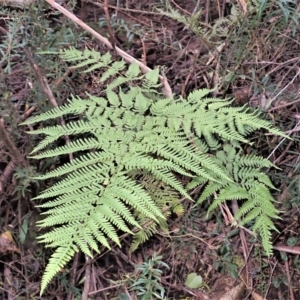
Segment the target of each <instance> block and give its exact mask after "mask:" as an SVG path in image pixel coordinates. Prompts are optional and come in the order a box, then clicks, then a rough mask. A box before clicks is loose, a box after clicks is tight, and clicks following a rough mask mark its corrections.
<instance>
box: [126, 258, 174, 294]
mask: <svg viewBox="0 0 300 300" xmlns="http://www.w3.org/2000/svg"><path fill="white" fill-rule="evenodd" d="M161 259H162V256H157V255H156V253H154V255H153V257H152V258H150V259H149V260H148V261H147V262H144V263H143V264H141V265H137V266H136V270H137V271H138V273H137V278H136V281H135V282H134V283H133V284H132V285H131V287H130V290H131V291H134V292H136V294H137V296H138V299H140V300H152V299H166V298H165V289H164V287H163V286H162V285H161V283H160V281H161V274H162V272H163V271H162V270H160V269H158V267H164V268H167V269H169V266H168V265H167V264H166V263H164V262H163V261H162V260H161Z"/></svg>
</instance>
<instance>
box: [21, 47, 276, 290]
mask: <svg viewBox="0 0 300 300" xmlns="http://www.w3.org/2000/svg"><path fill="white" fill-rule="evenodd" d="M62 58H63V59H64V60H65V61H69V62H78V64H77V66H75V67H77V68H82V67H84V68H87V67H88V69H87V71H91V70H94V69H96V68H102V69H103V70H104V73H102V75H101V79H100V81H108V83H107V85H106V86H107V89H106V90H104V91H103V92H102V96H101V97H98V96H93V95H89V94H87V99H81V98H80V97H75V96H72V97H71V99H70V100H69V101H68V103H67V104H66V105H64V106H62V107H59V108H56V109H53V110H50V111H48V112H45V113H43V114H41V115H39V116H36V117H33V118H32V119H29V120H27V121H26V122H24V123H23V124H34V123H37V122H41V121H46V120H49V119H54V118H57V117H61V116H66V115H68V116H69V115H74V116H75V117H77V118H78V120H77V121H72V122H66V123H67V124H66V125H65V126H61V125H57V126H49V127H45V128H42V129H38V130H36V131H33V132H30V134H44V135H45V136H46V137H45V139H44V140H43V141H42V142H41V143H40V144H39V145H38V146H37V147H36V148H35V149H34V150H33V151H32V153H31V155H32V156H31V157H32V158H36V159H44V158H48V157H57V156H60V155H64V154H69V153H73V155H74V157H75V159H74V160H73V161H72V162H69V163H66V164H63V165H62V166H59V167H58V168H57V169H55V170H53V171H50V172H49V173H48V174H45V175H40V176H38V177H36V179H41V180H45V179H49V178H58V182H57V183H56V184H54V185H53V186H50V187H49V188H48V189H47V190H45V191H44V192H42V193H41V194H40V195H39V196H38V197H36V199H42V200H43V201H44V202H43V203H42V204H41V205H40V207H41V208H43V209H47V210H46V211H45V215H46V218H44V219H43V220H42V221H40V222H39V225H40V226H41V227H53V228H52V229H51V230H50V231H49V232H47V233H45V234H44V235H43V236H41V237H40V240H41V241H42V242H44V243H47V244H48V246H50V247H55V248H57V249H56V251H55V252H54V254H53V255H52V257H51V259H50V262H49V264H48V266H47V269H46V272H45V274H44V276H43V280H42V291H43V290H44V289H45V287H46V285H47V284H48V283H49V282H50V280H51V279H52V278H53V276H54V275H55V274H56V273H57V272H58V271H59V270H60V268H62V267H63V266H64V265H65V264H66V263H67V262H68V261H69V260H70V258H71V257H72V255H73V254H74V252H75V251H78V249H80V250H82V251H83V252H84V253H85V254H86V255H92V253H91V250H94V251H98V248H97V247H98V244H101V245H103V246H105V247H108V248H109V247H110V242H111V241H113V242H115V243H116V244H118V245H120V240H119V235H120V234H121V233H122V232H128V233H132V232H133V228H134V227H137V228H139V229H140V231H139V233H137V235H136V236H135V238H134V242H133V246H132V250H133V249H135V248H136V247H137V246H138V245H139V244H140V243H141V242H143V241H145V240H146V239H147V238H149V237H150V236H151V235H153V234H154V233H155V232H157V230H159V228H164V229H166V228H167V223H166V218H167V217H168V215H169V213H170V211H172V210H173V209H174V212H176V211H177V212H178V213H183V211H184V209H183V206H182V205H181V204H180V203H178V198H179V196H180V195H182V196H184V197H186V198H187V199H191V197H190V196H189V194H188V190H187V189H188V188H194V187H197V186H198V185H200V184H205V183H207V186H206V189H205V190H204V192H203V194H202V196H201V197H200V199H199V201H200V202H202V201H204V200H206V199H207V197H209V196H211V195H213V194H215V193H218V194H219V199H218V198H217V199H216V200H214V202H213V204H212V206H211V208H214V207H216V206H217V204H218V203H221V202H223V201H226V200H232V199H245V200H248V202H246V203H245V204H244V205H245V208H243V206H242V207H241V210H240V213H239V214H238V215H237V216H238V217H241V218H242V219H243V218H245V219H246V220H254V222H256V218H258V220H259V222H261V223H263V226H256V224H257V223H255V225H254V229H256V230H257V231H258V232H259V233H260V235H261V237H262V240H263V245H264V247H265V250H266V251H267V253H268V254H270V253H271V248H270V231H271V230H273V229H274V226H273V223H272V221H271V218H274V217H277V215H278V211H277V210H276V209H275V207H274V204H273V199H272V197H270V194H268V193H267V192H268V191H269V190H268V188H272V184H271V182H270V181H269V179H268V178H267V176H265V175H264V174H260V173H259V171H257V168H259V167H263V166H270V165H271V164H270V163H269V162H267V161H266V160H263V159H261V158H258V157H256V156H248V157H243V156H242V155H240V153H239V152H237V151H236V147H234V146H232V145H236V144H237V143H238V142H246V141H247V140H246V138H245V134H246V133H249V132H252V131H254V130H256V129H257V128H264V129H267V130H269V131H271V132H273V133H275V134H281V133H280V132H279V131H278V130H276V129H273V128H272V127H271V125H270V124H269V123H267V122H265V121H262V120H260V119H258V118H257V115H256V113H249V112H248V111H247V109H246V108H244V107H242V108H233V107H230V104H231V102H230V101H228V100H224V99H223V100H222V99H214V98H209V97H208V95H209V93H210V92H211V91H210V90H197V91H194V92H193V93H191V94H190V95H189V96H188V98H187V99H184V98H182V97H179V98H178V99H166V98H164V96H163V95H162V93H161V92H160V83H159V80H158V79H159V76H158V74H159V72H158V69H155V70H153V71H151V72H149V73H147V74H146V75H142V74H141V72H140V70H139V67H138V65H137V64H132V65H130V66H129V67H128V68H127V70H126V64H125V63H124V62H123V61H116V62H114V61H112V59H111V56H110V55H109V54H106V55H102V56H101V55H100V54H99V53H95V51H90V50H85V51H83V52H81V51H78V50H75V49H70V50H64V51H63V52H62ZM137 83H138V84H137ZM63 135H69V136H70V138H71V139H72V140H71V142H70V143H68V144H66V145H64V146H60V147H56V148H55V147H53V148H52V149H50V150H45V151H44V152H40V150H42V149H44V148H45V147H47V146H48V145H49V144H50V143H53V142H55V141H56V140H57V139H59V138H61V137H62V136H63ZM74 135H76V139H73V136H74ZM86 135H88V136H86ZM226 142H229V143H230V144H229V145H228V146H226V145H225V144H226ZM222 145H225V146H224V150H222V151H223V153H222V151H221V150H220V147H221V146H222ZM214 151H217V153H216V154H215V155H213V153H215V152H214ZM224 151H225V152H224ZM37 152H39V153H37ZM210 152H211V153H210ZM33 154H34V155H33ZM254 168H255V170H254ZM175 174H182V175H185V176H190V177H191V178H194V179H193V181H192V182H191V184H190V185H189V186H188V187H187V188H185V187H184V186H183V184H182V183H181V182H180V181H179V180H178V179H177V178H176V176H175ZM257 181H258V182H259V183H260V185H257ZM255 186H256V187H257V188H258V187H260V186H261V187H263V188H262V189H261V190H260V191H258V190H257V189H255ZM266 195H267V197H266V198H265V200H264V201H261V200H260V199H259V198H260V197H265V196H266ZM49 198H51V199H50V200H49ZM53 198H54V199H53ZM46 199H47V200H46ZM265 208H268V209H269V213H265V212H264V209H265ZM147 220H150V221H151V225H149V227H147V228H142V225H143V224H144V223H145V222H146V221H147Z"/></svg>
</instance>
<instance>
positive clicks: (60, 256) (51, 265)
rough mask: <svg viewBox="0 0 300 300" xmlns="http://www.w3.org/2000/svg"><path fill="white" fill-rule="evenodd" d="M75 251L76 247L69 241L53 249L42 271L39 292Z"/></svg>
mask: <svg viewBox="0 0 300 300" xmlns="http://www.w3.org/2000/svg"><path fill="white" fill-rule="evenodd" d="M75 252H77V248H75V247H74V246H73V245H72V244H71V243H70V244H69V245H67V246H64V247H63V246H61V247H59V248H57V249H56V250H55V252H54V253H53V254H52V256H51V258H50V260H49V262H48V265H47V267H46V270H45V272H44V275H43V280H42V283H41V292H40V294H42V293H43V291H44V290H45V288H46V287H47V285H48V284H49V282H50V281H51V280H52V278H53V277H54V276H55V275H56V274H57V273H58V272H59V271H60V270H61V269H62V268H63V267H64V266H65V265H66V264H67V263H68V262H69V261H70V260H71V259H72V257H73V256H74V254H75Z"/></svg>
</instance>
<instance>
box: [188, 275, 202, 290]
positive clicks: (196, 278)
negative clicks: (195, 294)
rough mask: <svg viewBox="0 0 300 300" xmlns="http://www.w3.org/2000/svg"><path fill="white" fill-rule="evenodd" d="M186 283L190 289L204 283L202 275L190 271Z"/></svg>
mask: <svg viewBox="0 0 300 300" xmlns="http://www.w3.org/2000/svg"><path fill="white" fill-rule="evenodd" d="M184 284H185V285H186V286H187V287H189V288H190V289H197V288H199V287H201V286H202V285H203V280H202V277H201V276H200V275H197V273H190V274H189V275H188V276H187V278H186V281H185V283H184Z"/></svg>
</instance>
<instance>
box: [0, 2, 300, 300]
mask: <svg viewBox="0 0 300 300" xmlns="http://www.w3.org/2000/svg"><path fill="white" fill-rule="evenodd" d="M102 2H103V1H100V2H98V3H97V4H95V3H93V1H90V0H87V1H86V2H83V1H82V2H81V3H80V4H76V5H75V4H74V3H73V4H72V3H71V1H70V2H66V3H65V4H63V6H64V7H65V8H67V9H68V10H69V11H71V12H72V13H74V14H75V15H77V16H78V17H79V18H80V19H81V20H82V21H83V22H85V23H86V24H88V25H89V26H90V27H92V28H93V29H94V30H96V31H97V32H99V33H100V34H102V35H103V36H107V37H109V33H108V31H109V30H108V27H107V26H106V20H107V16H105V13H104V10H103V3H102ZM115 2H116V1H109V15H110V19H111V28H112V30H113V33H114V39H113V40H112V39H111V41H114V42H115V44H116V46H118V47H119V48H121V49H123V50H124V51H125V52H127V53H129V54H130V55H131V56H133V57H134V58H136V59H138V60H141V61H142V62H144V63H145V64H146V65H147V66H148V67H150V68H154V67H156V66H160V69H161V73H162V74H163V75H164V76H165V77H166V78H167V79H168V81H169V83H170V85H171V88H172V91H173V93H175V94H177V95H182V96H183V97H185V96H186V95H188V94H189V93H190V92H191V91H193V90H194V89H198V88H209V89H215V90H214V96H216V97H221V98H227V97H232V99H234V102H233V105H249V106H250V107H252V108H258V109H259V110H261V112H262V116H263V117H264V118H266V119H268V120H270V121H271V122H272V123H273V124H274V126H277V127H278V128H280V129H281V130H282V131H284V132H285V133H287V134H288V135H290V137H292V138H293V140H287V139H285V140H283V139H281V138H279V137H274V136H271V135H266V134H264V133H262V132H257V133H256V134H255V135H253V136H252V137H251V142H252V143H253V144H254V145H255V148H256V149H257V151H258V152H257V153H258V154H259V155H262V156H264V157H266V158H267V157H268V158H269V159H270V160H271V161H272V162H273V163H274V164H275V165H276V166H277V167H279V168H280V170H279V169H278V170H277V169H270V170H266V172H267V173H268V175H269V176H270V178H271V179H272V181H273V183H274V185H275V187H276V188H277V189H278V190H277V191H275V192H274V195H275V196H276V200H277V201H278V203H277V208H278V209H279V210H280V211H281V214H280V216H281V219H279V220H276V222H275V223H276V227H277V229H278V232H274V235H273V237H272V238H273V239H272V241H273V245H274V255H273V256H272V257H267V256H265V255H264V252H263V249H262V246H261V245H260V243H259V240H256V239H253V237H252V236H251V235H249V233H248V232H247V230H243V229H237V228H234V227H232V226H231V224H230V222H229V221H228V219H227V218H226V216H227V214H226V212H225V211H224V210H223V209H226V208H228V207H225V208H224V207H223V209H222V208H220V209H219V210H217V211H215V212H214V213H212V214H211V215H210V216H209V217H207V215H206V212H207V207H208V204H204V205H203V206H202V207H201V208H200V209H199V207H197V208H196V207H194V206H193V203H191V202H190V201H188V200H186V201H184V206H185V213H184V214H183V215H182V216H181V217H178V216H175V215H174V216H171V218H170V220H169V229H170V232H169V233H168V234H165V233H163V232H162V233H160V234H158V235H155V237H152V238H151V239H150V240H148V241H147V242H146V243H144V244H143V245H141V246H140V247H139V248H138V250H136V251H135V252H133V253H131V254H128V252H129V251H128V249H129V247H130V238H125V239H124V240H123V241H122V242H123V247H122V248H117V247H116V248H113V249H112V250H110V251H107V252H105V253H102V254H97V255H95V256H94V258H93V259H92V260H86V258H85V257H84V255H82V254H78V255H76V257H75V258H74V260H73V262H72V264H70V265H68V268H66V269H64V270H61V272H60V273H59V274H58V275H57V276H56V277H55V279H54V280H53V282H51V284H50V285H49V287H48V288H47V289H46V291H45V293H44V295H43V296H39V285H40V280H41V276H42V273H43V270H44V269H45V265H46V264H47V261H48V258H49V254H50V253H51V251H50V250H45V248H44V247H43V245H42V244H37V242H36V239H35V238H36V236H37V235H38V234H39V229H38V228H36V225H35V222H36V221H37V220H39V218H40V216H39V210H38V209H37V208H36V207H34V204H33V202H31V201H30V199H31V198H32V197H33V196H35V195H36V194H37V193H38V192H39V191H40V190H42V189H43V188H44V187H45V186H44V184H41V186H37V185H33V184H32V183H30V182H27V181H26V179H28V178H29V177H30V175H31V173H34V170H33V169H31V168H29V167H28V168H27V169H26V172H25V171H24V168H23V169H22V168H20V167H19V165H17V164H15V163H11V153H9V151H8V149H7V148H5V146H3V145H4V144H3V143H4V142H3V141H5V138H3V140H2V141H1V142H0V143H1V147H0V149H1V150H0V151H1V157H2V158H1V159H0V168H1V178H0V182H1V186H0V189H1V196H0V205H1V206H0V207H1V210H0V217H1V219H0V222H1V223H0V224H1V231H2V233H3V234H2V236H1V238H0V255H1V261H0V268H1V272H2V275H0V276H1V286H0V298H1V299H8V300H12V299H18V300H21V299H81V298H82V299H84V296H82V293H83V291H86V289H85V288H84V284H85V283H84V282H85V281H86V280H87V277H86V274H87V273H86V269H87V267H88V268H89V270H90V273H89V276H90V277H89V280H90V287H89V290H88V291H89V295H88V298H85V299H104V300H106V299H142V298H139V297H138V296H136V295H134V293H132V292H131V293H130V290H129V286H130V279H132V280H138V278H139V277H138V276H139V273H138V272H137V270H136V269H135V268H136V266H137V264H142V263H143V262H147V261H149V259H150V261H151V257H153V255H158V256H162V257H161V261H163V262H164V263H165V264H166V265H168V268H167V267H163V268H162V269H161V270H162V271H163V272H162V274H161V276H160V281H159V283H157V284H158V285H159V286H162V287H163V288H164V290H165V298H164V299H210V300H221V299H223V300H224V299H229V298H225V296H224V295H225V294H226V293H227V292H228V291H231V292H236V289H235V290H234V288H236V287H239V288H240V291H239V293H238V295H235V296H232V298H230V299H236V300H238V299H243V300H246V299H255V300H260V299H269V300H275V299H278V300H286V299H291V300H294V299H300V290H299V287H300V237H299V232H300V211H299V205H300V199H299V192H300V176H299V166H300V164H299V141H300V139H299V138H298V131H299V128H300V127H299V126H300V123H299V122H300V113H299V109H300V67H299V66H300V64H299V62H300V38H299V37H300V28H299V23H298V22H299V21H300V4H299V3H298V4H294V3H290V2H288V1H287V2H285V1H275V0H274V1H269V2H268V4H263V1H261V3H258V4H257V3H254V2H253V3H252V2H250V1H247V2H244V1H243V0H240V1H225V0H211V1H209V0H201V1H199V0H198V1H196V0H186V1H179V0H176V1H175V0H170V1H162V0H155V1H146V0H140V1H136V0H126V1H125V0H124V1H117V2H118V3H115ZM298 2H299V1H298ZM278 3H279V4H280V5H278ZM264 5H265V6H264ZM166 12H168V13H169V15H168V14H167V13H166ZM32 16H36V18H37V19H36V20H32ZM29 18H31V20H29ZM22 26H23V27H22ZM63 27H65V28H63ZM22 28H23V29H22ZM28 28H29V29H28ZM0 29H1V30H0V50H1V53H0V55H2V56H3V57H4V56H5V55H7V58H6V60H4V59H2V60H0V66H1V68H0V70H1V77H2V78H0V97H1V98H0V99H3V100H1V101H2V103H1V105H0V106H1V113H0V114H1V120H3V119H4V121H5V126H6V127H7V128H9V129H8V130H9V132H10V134H11V136H12V139H13V140H14V141H17V142H16V143H17V144H18V147H19V149H21V150H20V152H21V153H22V154H24V156H25V155H27V154H28V153H29V150H28V149H30V147H31V145H32V143H34V140H29V138H28V137H26V134H25V133H24V131H22V130H23V129H20V128H19V127H18V123H19V122H20V121H22V120H24V118H26V113H30V111H29V110H30V108H31V107H33V104H32V103H34V101H35V100H33V99H37V98H38V99H44V98H45V90H43V88H41V82H40V81H39V79H38V77H39V72H42V73H43V74H48V76H47V78H48V80H49V83H50V87H51V89H52V92H53V95H55V97H56V100H57V103H58V104H61V103H63V101H64V99H66V98H67V97H69V96H70V94H76V95H81V94H84V93H85V91H88V92H92V91H93V90H94V89H97V83H95V82H96V81H97V73H95V74H94V75H93V76H85V75H84V74H80V75H77V77H76V78H75V79H74V80H73V81H72V82H71V80H70V79H68V75H65V74H62V72H60V71H59V69H58V68H59V63H57V62H56V61H54V62H52V61H51V59H49V60H47V58H45V59H41V58H40V57H39V56H36V52H37V51H48V50H49V51H57V50H58V49H59V48H63V47H68V46H72V47H77V48H81V49H83V48H90V49H96V50H98V51H100V52H101V51H102V52H104V51H107V50H108V49H107V48H106V47H105V46H104V45H102V44H99V42H97V41H96V40H95V39H93V38H91V37H90V36H89V35H88V33H86V32H83V30H82V29H80V28H78V27H76V26H75V25H74V24H73V23H72V22H70V21H69V20H68V19H67V18H66V17H65V16H63V15H62V14H60V13H57V12H56V11H55V10H54V9H52V8H50V6H48V5H47V4H44V6H39V7H38V8H37V9H36V10H34V9H31V10H30V9H29V11H25V12H24V11H22V10H19V9H15V8H1V11H0ZM22 30H25V31H26V30H29V31H30V32H31V34H32V35H33V36H34V41H29V40H28V39H27V38H28V37H27V38H26V36H25V37H24V39H23V38H22V36H23V34H24V32H21V31H22ZM68 30H69V31H68ZM74 32H76V35H75V34H74ZM8 33H10V34H11V37H12V39H11V43H10V44H8V43H7V40H6V35H7V34H8ZM14 38H15V40H14ZM5 41H6V42H5ZM0 59H1V56H0ZM34 63H36V64H37V65H38V66H39V67H38V68H40V69H38V72H37V73H36V72H35V71H34V67H33V66H34ZM64 80H65V81H67V83H63V81H64ZM32 85H33V86H36V87H37V88H36V89H32ZM46 98H47V97H46ZM43 101H44V102H43ZM43 101H42V100H41V102H40V103H39V105H38V107H39V109H40V110H43V109H46V104H45V103H46V100H43ZM35 107H36V106H35ZM1 126H2V127H3V126H4V125H3V124H2V125H1V124H0V127H1ZM0 130H1V128H0ZM1 136H2V134H1ZM244 150H245V152H246V153H251V151H252V147H251V146H250V145H249V146H247V147H245V149H244ZM20 164H22V161H21V162H20ZM43 167H45V166H43ZM39 168H41V166H39ZM45 168H46V167H45ZM33 190H34V191H33ZM199 193H200V191H199V190H198V191H196V192H195V194H194V195H192V196H193V197H194V199H195V200H197V196H198V195H199ZM229 210H231V208H230V207H229ZM191 273H197V275H199V276H201V278H202V285H201V286H200V287H199V288H197V289H192V288H189V287H188V286H186V285H185V281H186V279H187V276H188V275H189V274H191ZM85 296H87V295H85ZM126 297H127V298H126ZM145 299H146V298H145ZM149 299H150V298H149ZM153 299H159V298H153Z"/></svg>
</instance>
